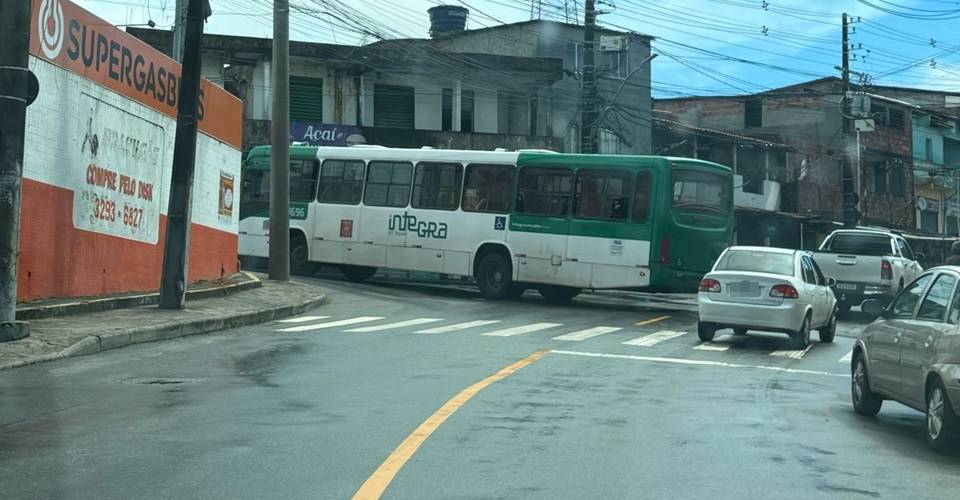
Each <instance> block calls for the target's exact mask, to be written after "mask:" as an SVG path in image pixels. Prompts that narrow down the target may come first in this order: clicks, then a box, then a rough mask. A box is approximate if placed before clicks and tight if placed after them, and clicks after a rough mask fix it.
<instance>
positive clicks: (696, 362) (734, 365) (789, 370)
mask: <svg viewBox="0 0 960 500" xmlns="http://www.w3.org/2000/svg"><path fill="white" fill-rule="evenodd" d="M550 353H551V354H564V355H567V356H583V357H588V358H614V359H629V360H633V361H649V362H652V363H670V364H676V365H699V366H718V367H723V368H753V369H756V370H769V371H775V372H786V373H798V374H806V375H823V376H826V377H843V378H846V377H849V376H850V375H849V374H846V373H831V372H821V371H815V370H798V369H795V368H785V367H782V366H763V365H742V364H738V363H724V362H721V361H706V360H702V359H683V358H661V357H655V356H633V355H629V354H604V353H599V352H580V351H561V350H557V349H554V350H551V351H550Z"/></svg>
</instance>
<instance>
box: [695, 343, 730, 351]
mask: <svg viewBox="0 0 960 500" xmlns="http://www.w3.org/2000/svg"><path fill="white" fill-rule="evenodd" d="M732 345H733V344H718V343H716V342H704V343H702V344H697V345H696V346H694V347H693V348H694V349H696V350H698V351H717V352H723V351H726V350H727V349H730V346H732Z"/></svg>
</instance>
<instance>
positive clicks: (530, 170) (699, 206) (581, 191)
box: [239, 146, 733, 300]
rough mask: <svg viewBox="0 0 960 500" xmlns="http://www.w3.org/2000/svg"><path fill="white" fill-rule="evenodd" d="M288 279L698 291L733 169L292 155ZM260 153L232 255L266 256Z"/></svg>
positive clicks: (721, 223)
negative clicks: (419, 279) (437, 279)
mask: <svg viewBox="0 0 960 500" xmlns="http://www.w3.org/2000/svg"><path fill="white" fill-rule="evenodd" d="M290 158H291V175H290V200H291V203H290V219H291V220H290V238H291V243H290V246H291V266H292V267H293V270H294V272H304V271H309V270H310V269H311V267H312V266H314V265H315V264H320V263H322V264H329V265H336V266H339V267H340V269H341V270H342V271H343V274H344V275H346V276H347V277H348V278H350V279H352V280H364V279H366V278H369V277H370V276H372V275H373V274H374V273H375V272H376V270H377V269H378V268H391V269H401V270H410V271H423V272H433V273H440V274H447V275H460V276H472V277H474V278H475V280H476V282H477V284H478V285H479V287H480V290H481V292H482V294H483V295H484V296H485V297H488V298H496V299H499V298H509V297H515V296H519V294H521V293H523V291H524V290H525V289H528V288H536V289H538V290H539V291H540V293H541V294H542V295H543V296H544V297H546V298H548V299H551V300H566V299H570V298H572V297H574V296H575V295H576V294H577V293H579V292H580V291H581V290H582V289H647V290H661V291H695V290H696V286H697V283H698V281H699V280H700V278H701V277H702V276H703V275H704V274H705V273H706V272H707V271H709V269H710V266H711V265H712V264H713V262H714V260H715V259H716V257H717V256H718V255H720V253H721V252H722V251H723V250H724V249H725V248H726V247H727V246H729V245H730V244H731V237H732V229H733V173H732V171H731V170H730V169H729V168H728V167H725V166H722V165H717V164H714V163H709V162H705V161H699V160H693V159H688V158H667V157H656V156H619V155H618V156H612V155H610V156H608V155H575V154H560V153H554V152H549V151H521V152H508V151H500V150H498V151H456V150H442V149H429V148H424V149H394V148H386V147H379V146H354V147H299V146H294V147H291V152H290ZM269 166H270V149H269V147H268V146H264V147H257V148H254V149H253V150H251V151H250V153H249V155H248V158H247V160H246V162H245V164H244V173H243V186H242V190H241V203H240V243H239V245H240V248H239V253H240V255H241V256H248V257H267V255H268V236H269V234H268V230H269V221H268V219H267V215H268V214H267V206H268V199H267V196H268V192H269V177H270V176H269Z"/></svg>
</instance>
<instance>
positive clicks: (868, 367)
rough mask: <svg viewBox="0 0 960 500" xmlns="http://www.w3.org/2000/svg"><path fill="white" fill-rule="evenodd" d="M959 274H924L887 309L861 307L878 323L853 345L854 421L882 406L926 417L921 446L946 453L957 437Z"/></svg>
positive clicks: (951, 270)
mask: <svg viewBox="0 0 960 500" xmlns="http://www.w3.org/2000/svg"><path fill="white" fill-rule="evenodd" d="M958 283H960V267H957V266H944V267H938V268H934V269H931V270H929V271H927V272H925V273H923V274H921V275H920V276H919V277H917V279H916V280H914V281H913V282H912V283H910V284H909V285H908V286H906V287H905V288H904V289H903V290H902V291H901V292H900V294H899V295H897V297H896V298H895V299H894V300H893V302H891V303H890V305H889V306H887V307H886V308H883V307H881V304H880V302H878V301H876V300H868V301H866V302H864V303H863V306H862V307H863V311H864V312H865V313H867V314H872V315H878V316H879V318H878V319H877V320H876V321H874V322H873V323H871V324H870V325H867V326H866V327H865V328H864V329H863V332H862V333H861V334H860V337H859V338H858V339H857V341H856V343H855V344H854V349H853V356H852V358H851V365H850V369H851V373H852V385H851V397H852V399H853V407H854V409H855V410H856V411H857V413H860V414H861V415H867V416H875V415H876V414H877V413H878V412H879V411H880V406H881V405H882V404H883V401H884V400H885V399H891V400H894V401H899V402H900V403H903V404H904V405H907V406H909V407H911V408H914V409H916V410H919V411H922V412H926V414H927V425H926V436H927V442H928V443H929V444H930V446H931V447H932V448H933V449H935V450H937V451H946V450H947V449H949V448H950V447H951V446H952V444H953V442H954V441H955V440H956V438H957V437H958V435H960V418H958V417H957V414H958V413H960V290H958V287H957V285H958Z"/></svg>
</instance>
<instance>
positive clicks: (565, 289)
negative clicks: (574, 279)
mask: <svg viewBox="0 0 960 500" xmlns="http://www.w3.org/2000/svg"><path fill="white" fill-rule="evenodd" d="M538 291H539V292H540V295H541V296H542V297H543V298H545V299H547V300H548V301H550V302H559V303H563V302H570V301H571V300H573V298H574V297H576V296H577V295H580V291H581V290H580V289H579V288H573V287H569V286H557V285H544V286H542V287H540V288H539V290H538Z"/></svg>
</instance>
